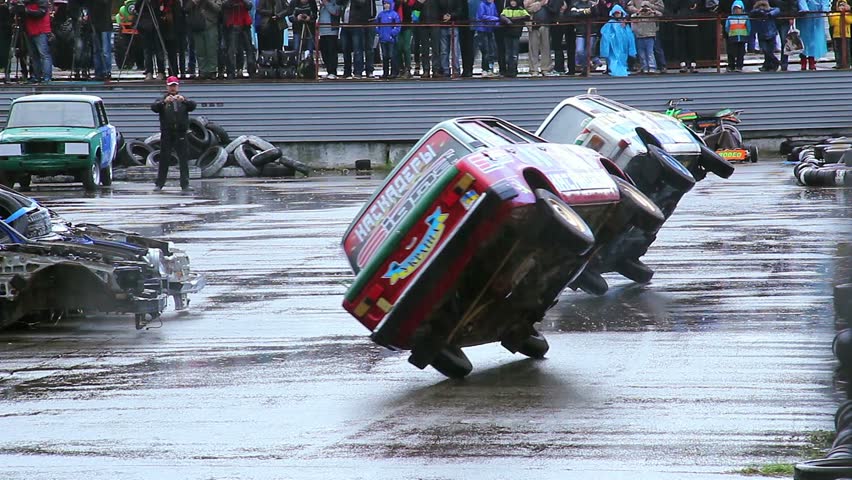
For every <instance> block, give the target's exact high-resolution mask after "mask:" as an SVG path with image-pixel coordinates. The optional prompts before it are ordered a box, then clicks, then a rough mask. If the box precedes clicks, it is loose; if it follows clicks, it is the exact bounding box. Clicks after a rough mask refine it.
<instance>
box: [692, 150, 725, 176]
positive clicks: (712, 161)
mask: <svg viewBox="0 0 852 480" xmlns="http://www.w3.org/2000/svg"><path fill="white" fill-rule="evenodd" d="M698 164H699V165H701V166H702V167H704V169H705V170H707V171H708V172H713V173H715V174H716V175H718V176H720V177H722V178H730V176H731V175H733V174H734V166H733V165H732V164H731V162H729V161H727V160H725V159H724V158H722V157H720V156H719V154H718V153H716V152H714V151H713V150H710V149H709V148H707V146H706V145H702V146H701V155H700V156H699V157H698Z"/></svg>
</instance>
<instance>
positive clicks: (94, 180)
mask: <svg viewBox="0 0 852 480" xmlns="http://www.w3.org/2000/svg"><path fill="white" fill-rule="evenodd" d="M99 164H100V158H99V156H98V157H95V161H94V162H92V164H91V165H90V166H89V167H88V168H84V169H83V170H81V171H80V181H81V182H82V183H83V189H84V190H86V191H87V192H94V191H95V190H97V188H98V184H99V183H101V167H100V165H99Z"/></svg>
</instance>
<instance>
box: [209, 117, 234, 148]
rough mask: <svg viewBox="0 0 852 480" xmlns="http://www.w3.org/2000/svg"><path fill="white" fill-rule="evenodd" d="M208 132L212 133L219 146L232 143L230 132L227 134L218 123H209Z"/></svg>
mask: <svg viewBox="0 0 852 480" xmlns="http://www.w3.org/2000/svg"><path fill="white" fill-rule="evenodd" d="M207 130H210V133H212V134H213V136H214V137H215V139H216V141H217V143H218V144H219V145H227V144H229V143H230V142H231V137H229V136H228V132H226V131H225V129H224V128H222V126H221V125H219V124H218V123H216V122H207Z"/></svg>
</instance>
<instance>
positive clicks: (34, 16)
mask: <svg viewBox="0 0 852 480" xmlns="http://www.w3.org/2000/svg"><path fill="white" fill-rule="evenodd" d="M24 9H25V10H26V17H25V18H24V31H25V32H26V34H27V37H29V39H30V43H29V45H30V47H31V48H30V49H29V50H30V52H29V53H30V63H31V64H32V69H31V70H30V82H32V83H40V82H49V81H51V80H52V79H53V57H51V55H50V47H49V46H48V43H47V36H48V35H50V14H49V13H48V12H49V10H50V5H49V4H48V2H47V0H27V2H26V4H25V7H24Z"/></svg>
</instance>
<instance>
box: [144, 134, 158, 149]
mask: <svg viewBox="0 0 852 480" xmlns="http://www.w3.org/2000/svg"><path fill="white" fill-rule="evenodd" d="M144 142H145V145H148V146H149V147H151V150H159V149H160V134H159V133H155V134H153V135H151V136H149V137H148V138H146V139H145V140H144Z"/></svg>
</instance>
